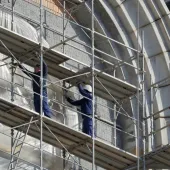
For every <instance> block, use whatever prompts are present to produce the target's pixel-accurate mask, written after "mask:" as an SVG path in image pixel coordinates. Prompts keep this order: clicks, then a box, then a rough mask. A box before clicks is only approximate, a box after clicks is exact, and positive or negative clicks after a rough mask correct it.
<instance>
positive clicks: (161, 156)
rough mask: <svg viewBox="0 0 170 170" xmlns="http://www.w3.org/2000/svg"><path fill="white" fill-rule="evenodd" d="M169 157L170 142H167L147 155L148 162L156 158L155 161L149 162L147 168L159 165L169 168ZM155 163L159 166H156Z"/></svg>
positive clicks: (162, 167) (161, 167)
mask: <svg viewBox="0 0 170 170" xmlns="http://www.w3.org/2000/svg"><path fill="white" fill-rule="evenodd" d="M169 157H170V144H167V145H164V146H162V147H160V148H158V149H156V150H154V151H152V152H150V153H148V154H146V156H145V158H146V164H147V162H151V160H154V162H153V163H149V164H148V165H147V168H157V167H159V168H160V169H164V168H169V167H170V162H169ZM155 165H157V166H156V167H155Z"/></svg>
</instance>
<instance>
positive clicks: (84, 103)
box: [67, 84, 93, 136]
mask: <svg viewBox="0 0 170 170" xmlns="http://www.w3.org/2000/svg"><path fill="white" fill-rule="evenodd" d="M78 88H79V92H80V93H81V95H83V96H85V97H87V98H89V99H90V100H89V99H87V98H82V99H81V100H76V101H73V100H72V99H70V98H68V99H67V100H68V102H69V103H70V104H72V105H74V106H80V107H81V112H82V113H84V114H86V115H88V116H91V115H92V94H91V93H90V92H88V91H87V90H84V89H83V87H82V85H81V84H79V85H78ZM82 119H83V132H84V133H86V134H88V135H90V136H92V133H93V132H92V129H93V122H92V118H90V117H87V116H85V115H82Z"/></svg>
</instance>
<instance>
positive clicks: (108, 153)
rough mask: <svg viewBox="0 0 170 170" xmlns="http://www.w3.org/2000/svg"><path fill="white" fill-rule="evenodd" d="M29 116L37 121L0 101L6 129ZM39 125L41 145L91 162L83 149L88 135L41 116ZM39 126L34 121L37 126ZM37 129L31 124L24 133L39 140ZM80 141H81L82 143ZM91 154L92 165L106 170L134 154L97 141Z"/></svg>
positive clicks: (129, 162)
mask: <svg viewBox="0 0 170 170" xmlns="http://www.w3.org/2000/svg"><path fill="white" fill-rule="evenodd" d="M31 116H33V117H34V119H36V120H37V118H39V115H38V114H37V113H36V112H34V111H31V110H29V109H26V108H23V107H21V106H19V105H16V104H14V103H12V102H9V101H7V100H5V99H3V98H0V122H1V123H3V124H5V125H6V126H9V127H15V126H18V125H21V124H24V123H27V122H29V120H30V117H31ZM43 122H44V127H43V141H44V142H46V143H48V144H51V145H53V146H55V147H59V148H63V146H64V147H66V148H67V149H68V150H69V151H70V153H71V154H74V155H76V156H78V157H80V158H82V159H85V160H87V161H89V162H92V155H91V152H90V151H89V150H88V149H87V145H88V147H89V148H90V149H92V139H91V137H90V136H88V135H86V134H84V133H82V132H79V131H76V130H74V129H72V128H70V127H68V126H66V125H64V124H62V123H59V122H57V121H55V120H52V119H49V118H46V117H43ZM39 125H40V124H39V122H38V123H37V126H39ZM37 126H36V125H35V124H34V123H33V124H31V126H30V130H29V132H28V134H29V135H30V136H32V137H35V138H37V139H39V137H40V133H39V129H38V128H37ZM47 127H48V128H49V129H50V131H51V132H50V131H49V129H48V128H47ZM18 130H19V129H18ZM82 141H84V144H83V142H82ZM76 146H77V147H76ZM69 148H72V149H69ZM95 155H96V156H95V159H96V164H97V165H98V166H101V167H103V168H105V169H108V170H121V169H122V170H123V169H125V168H128V167H130V166H131V165H132V164H135V162H136V161H137V157H136V156H135V155H133V154H130V153H128V152H126V151H123V150H121V149H119V148H117V147H114V146H112V145H110V144H109V143H107V142H104V141H102V140H99V139H97V138H96V139H95Z"/></svg>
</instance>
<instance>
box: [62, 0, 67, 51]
mask: <svg viewBox="0 0 170 170" xmlns="http://www.w3.org/2000/svg"><path fill="white" fill-rule="evenodd" d="M65 8H66V2H65V0H64V1H63V42H64V40H65ZM63 53H65V44H64V43H63Z"/></svg>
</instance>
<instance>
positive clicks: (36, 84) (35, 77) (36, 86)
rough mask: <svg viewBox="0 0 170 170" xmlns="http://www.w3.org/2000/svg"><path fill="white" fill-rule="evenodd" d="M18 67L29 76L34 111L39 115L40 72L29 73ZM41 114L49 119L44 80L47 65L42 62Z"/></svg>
mask: <svg viewBox="0 0 170 170" xmlns="http://www.w3.org/2000/svg"><path fill="white" fill-rule="evenodd" d="M19 67H20V68H21V69H22V71H23V72H24V73H25V74H26V75H27V76H29V77H30V78H31V79H32V86H33V92H34V108H35V111H36V112H38V113H39V114H40V113H41V97H40V91H41V86H40V83H41V82H40V76H41V72H40V71H39V72H37V73H35V72H31V71H29V70H27V69H25V68H24V67H23V66H22V65H19ZM43 78H44V80H43V112H44V115H45V116H47V117H51V111H50V108H49V105H48V99H47V88H46V87H45V85H46V78H47V65H46V63H45V62H43Z"/></svg>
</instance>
